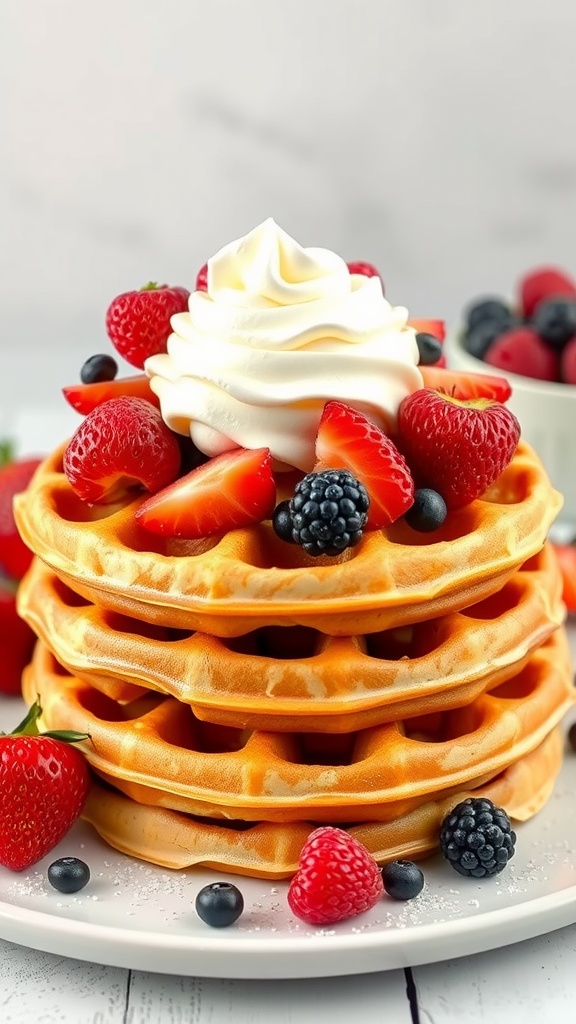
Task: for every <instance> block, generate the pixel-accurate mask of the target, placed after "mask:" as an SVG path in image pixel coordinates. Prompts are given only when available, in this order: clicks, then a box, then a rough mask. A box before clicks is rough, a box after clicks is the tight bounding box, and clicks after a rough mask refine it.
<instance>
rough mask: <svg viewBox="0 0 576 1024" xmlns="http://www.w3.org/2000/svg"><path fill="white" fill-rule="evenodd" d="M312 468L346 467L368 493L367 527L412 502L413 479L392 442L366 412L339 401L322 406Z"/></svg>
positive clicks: (379, 524) (379, 526)
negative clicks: (313, 466)
mask: <svg viewBox="0 0 576 1024" xmlns="http://www.w3.org/2000/svg"><path fill="white" fill-rule="evenodd" d="M316 458H317V460H318V462H317V464H316V467H315V469H349V470H350V472H351V473H353V474H354V476H355V477H356V478H357V479H358V480H360V482H361V483H363V484H364V487H365V488H366V490H367V491H368V495H369V497H370V509H369V512H368V523H367V527H366V528H367V529H368V530H381V529H382V527H384V526H389V525H390V523H393V522H394V521H395V520H396V519H399V518H400V516H402V515H404V513H405V512H407V511H408V509H409V508H410V506H411V505H412V504H413V503H414V480H413V479H412V474H411V472H410V470H409V468H408V465H407V463H406V460H405V458H404V456H403V455H402V454H401V453H400V452H399V451H398V449H397V448H396V445H395V444H394V443H393V442H392V441H391V440H390V438H389V437H387V436H386V434H384V433H383V432H382V431H381V430H380V429H379V428H378V427H377V426H376V424H375V423H372V421H371V420H369V419H368V417H367V416H364V415H363V413H361V412H358V411H357V410H356V409H351V408H350V406H348V405H344V404H343V403H342V402H328V403H327V404H326V405H325V406H324V411H323V413H322V418H321V420H320V425H319V427H318V434H317V437H316Z"/></svg>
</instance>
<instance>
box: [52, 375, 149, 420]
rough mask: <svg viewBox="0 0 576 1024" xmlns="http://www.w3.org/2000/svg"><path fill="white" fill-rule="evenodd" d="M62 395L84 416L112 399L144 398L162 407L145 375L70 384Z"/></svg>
mask: <svg viewBox="0 0 576 1024" xmlns="http://www.w3.org/2000/svg"><path fill="white" fill-rule="evenodd" d="M62 394H63V395H64V398H65V399H66V401H67V402H68V404H69V405H71V406H72V408H73V409H76V412H79V413H82V415H83V416H87V415H88V413H89V412H92V410H93V409H95V408H96V406H97V405H102V403H103V402H109V401H110V399H111V398H142V399H145V400H146V401H147V402H150V403H151V404H152V405H155V406H156V408H159V407H160V402H159V400H158V398H157V396H156V395H155V394H154V392H153V391H152V388H151V387H150V381H149V379H148V377H146V376H145V374H143V373H139V374H138V375H137V376H135V377H120V378H119V379H118V380H99V381H95V382H94V383H92V384H68V385H67V386H66V387H65V388H62Z"/></svg>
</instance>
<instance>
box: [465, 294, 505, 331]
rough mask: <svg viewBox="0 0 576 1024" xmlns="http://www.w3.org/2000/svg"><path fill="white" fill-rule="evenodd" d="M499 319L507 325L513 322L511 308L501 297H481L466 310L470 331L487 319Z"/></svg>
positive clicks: (467, 325) (498, 320) (467, 324)
mask: <svg viewBox="0 0 576 1024" xmlns="http://www.w3.org/2000/svg"><path fill="white" fill-rule="evenodd" d="M487 320H488V321H494V320H495V321H497V322H498V323H501V324H506V325H507V326H508V325H509V324H510V323H511V322H512V320H513V316H512V313H511V312H510V309H509V308H508V306H507V305H506V303H505V302H502V300H501V299H479V300H478V301H477V302H475V303H473V305H471V306H469V307H468V309H467V311H466V327H467V329H468V330H469V331H470V330H472V328H473V327H476V326H477V325H478V324H480V323H484V322H485V321H487Z"/></svg>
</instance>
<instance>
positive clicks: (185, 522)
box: [136, 448, 276, 540]
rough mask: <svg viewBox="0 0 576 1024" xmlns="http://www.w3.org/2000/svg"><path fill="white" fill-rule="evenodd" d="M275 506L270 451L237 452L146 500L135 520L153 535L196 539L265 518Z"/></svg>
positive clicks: (242, 450)
mask: <svg viewBox="0 0 576 1024" xmlns="http://www.w3.org/2000/svg"><path fill="white" fill-rule="evenodd" d="M275 501H276V486H275V483H274V477H273V475H272V459H271V455H270V449H269V448H256V449H251V448H235V449H234V450H233V451H231V452H225V453H224V454H223V455H217V456H216V458H214V459H210V461H209V462H205V463H204V464H203V465H202V466H198V467H197V469H193V470H192V472H191V473H188V475H187V476H183V477H180V479H179V480H177V481H176V482H175V483H173V484H172V485H171V486H170V487H166V488H165V489H164V490H163V491H160V492H159V493H158V494H155V495H154V496H153V497H152V498H148V499H147V501H145V502H144V504H143V505H141V506H140V508H139V509H138V511H137V513H136V518H137V520H138V522H139V523H140V525H141V526H144V527H145V528H146V529H147V530H150V531H151V532H152V533H158V534H160V535H161V536H164V537H183V538H187V539H189V540H195V539H197V538H199V537H210V536H212V535H213V534H216V533H226V532H228V531H229V530H236V529H239V528H240V527H243V526H249V525H250V524H251V523H257V522H260V521H261V520H262V519H268V518H269V517H270V516H271V515H272V512H273V509H274V504H275Z"/></svg>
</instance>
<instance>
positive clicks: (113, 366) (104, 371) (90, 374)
mask: <svg viewBox="0 0 576 1024" xmlns="http://www.w3.org/2000/svg"><path fill="white" fill-rule="evenodd" d="M117 373H118V363H117V362H116V360H115V359H114V357H113V356H107V355H105V354H103V353H99V354H98V355H95V356H90V358H89V359H87V360H86V362H85V363H84V365H83V366H82V369H81V370H80V380H81V381H82V383H83V384H99V383H100V382H101V381H103V380H114V377H115V376H116V374H117Z"/></svg>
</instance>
